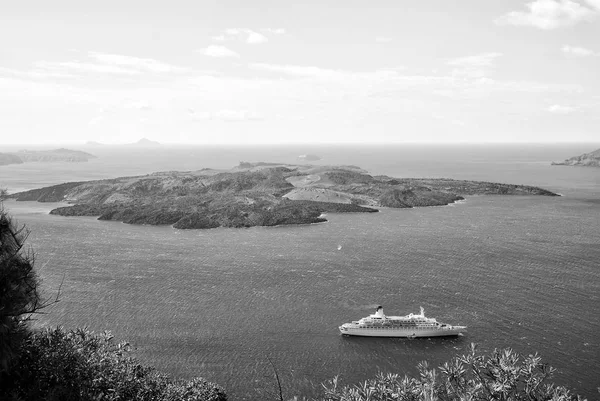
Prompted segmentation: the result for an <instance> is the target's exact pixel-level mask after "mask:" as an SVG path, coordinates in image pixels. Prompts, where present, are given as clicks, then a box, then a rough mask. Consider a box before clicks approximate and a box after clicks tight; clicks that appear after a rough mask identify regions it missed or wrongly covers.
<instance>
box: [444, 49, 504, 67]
mask: <svg viewBox="0 0 600 401" xmlns="http://www.w3.org/2000/svg"><path fill="white" fill-rule="evenodd" d="M500 56H502V53H495V52H489V53H482V54H477V55H475V56H467V57H459V58H455V59H452V60H450V61H448V62H447V63H446V64H448V65H453V66H459V67H490V66H492V64H493V63H494V60H495V59H496V58H498V57H500Z"/></svg>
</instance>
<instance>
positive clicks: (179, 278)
mask: <svg viewBox="0 0 600 401" xmlns="http://www.w3.org/2000/svg"><path fill="white" fill-rule="evenodd" d="M598 147H600V145H599V144H575V145H574V144H570V145H503V146H498V145H460V146H459V145H456V146H422V145H408V146H388V147H375V146H365V147H358V146H354V147H351V146H344V147H342V146H327V147H325V146H321V147H316V146H315V147H307V146H303V147H300V146H299V147H254V148H235V147H227V148H218V147H212V148H201V147H190V148H183V147H181V148H168V149H166V150H164V149H163V150H160V151H159V150H151V151H147V150H144V151H127V152H126V151H124V150H120V151H115V150H114V149H112V150H111V149H108V150H107V149H102V148H100V149H90V151H91V152H92V153H94V154H96V155H98V156H99V158H98V159H94V160H93V161H91V162H89V163H82V164H69V163H64V164H62V163H59V164H50V163H31V164H24V165H16V166H5V167H0V186H3V187H8V189H9V191H10V192H15V191H18V190H24V189H30V188H36V187H40V186H45V185H50V184H56V183H61V182H66V181H75V180H89V179H99V178H106V177H118V176H124V175H137V174H146V173H150V172H154V171H164V170H196V169H200V168H203V167H210V168H230V167H232V166H234V165H237V164H238V162H239V161H277V162H288V163H294V162H297V159H296V157H297V156H298V155H299V154H304V153H315V154H317V155H319V156H321V157H322V158H323V159H322V160H321V161H319V162H316V163H319V164H353V165H358V166H360V167H363V168H365V169H367V170H369V171H370V172H371V173H373V174H387V175H390V176H396V177H448V178H457V179H476V180H485V181H497V182H506V183H514V184H530V185H537V186H542V187H544V188H547V189H549V190H552V191H556V192H559V193H561V194H563V195H564V196H562V197H534V196H527V197H511V196H504V197H502V196H473V197H469V198H467V200H466V202H464V203H458V204H455V205H451V206H445V207H432V208H415V209H408V210H406V209H405V210H395V209H383V210H382V211H381V212H380V213H376V214H330V215H328V216H327V218H328V220H329V222H327V223H323V224H316V225H309V226H285V227H270V228H264V227H254V228H250V229H213V230H191V231H187V230H175V229H172V228H170V227H155V226H131V225H126V224H122V223H118V222H101V221H97V220H95V219H94V218H72V217H60V216H51V215H48V211H49V210H51V209H52V208H54V207H56V206H57V204H42V203H32V202H14V201H8V202H6V204H5V207H6V208H8V209H9V211H10V212H11V214H12V215H13V216H15V217H16V219H17V220H18V222H19V223H23V224H26V225H27V226H28V227H29V229H30V230H31V235H30V237H29V241H28V243H29V244H30V245H31V246H32V248H33V249H34V250H35V253H36V264H37V266H38V267H39V268H40V273H41V276H42V278H43V286H44V290H45V291H46V293H47V295H49V296H50V295H52V294H54V293H55V291H56V289H57V288H58V286H59V285H60V283H61V281H62V280H63V277H64V284H63V286H62V293H61V302H60V303H58V304H57V305H55V306H53V307H52V308H51V310H50V311H49V313H48V314H47V315H44V316H40V317H39V320H38V321H37V323H38V324H40V325H49V326H55V325H64V326H66V327H76V326H88V327H89V328H90V329H92V330H95V331H102V330H105V329H108V330H111V331H112V332H113V334H115V336H116V337H117V338H118V339H121V340H128V341H129V342H130V343H131V344H132V345H134V346H135V347H136V349H137V355H138V356H139V358H141V359H142V360H143V361H145V362H147V363H151V364H153V365H155V366H156V367H157V368H158V369H159V370H162V371H165V372H167V373H170V374H172V375H176V376H180V377H184V378H191V377H194V376H202V377H204V378H206V379H208V380H210V381H214V382H216V383H219V384H220V385H222V386H223V387H225V389H226V391H227V393H228V395H229V397H230V399H232V400H245V399H247V400H250V399H261V398H264V397H267V396H269V394H274V392H275V385H276V383H275V380H274V378H273V370H272V367H271V365H270V363H269V359H270V360H271V361H272V362H273V364H274V365H275V366H276V368H277V370H278V373H279V375H280V377H281V379H282V384H283V391H284V395H285V396H286V398H291V397H293V396H295V395H298V396H316V395H318V394H319V391H320V383H321V382H323V381H326V380H328V379H331V378H333V377H334V376H335V375H340V377H341V380H342V382H344V383H355V382H358V381H360V380H364V379H367V378H369V377H372V376H374V375H375V374H376V373H377V372H378V371H393V372H398V373H401V374H405V373H406V374H414V373H415V372H416V368H415V366H416V365H417V364H418V363H419V362H420V361H423V360H428V361H429V362H430V363H431V364H433V365H434V366H437V365H438V364H441V363H442V362H444V361H446V360H448V359H450V358H451V357H453V356H455V355H457V354H460V353H462V352H464V351H465V350H466V348H467V347H468V345H469V344H470V343H472V342H474V343H476V344H478V345H479V348H480V349H481V350H482V351H490V350H493V349H494V348H504V347H512V348H513V349H515V350H517V351H519V352H522V353H525V354H530V353H535V352H538V353H540V354H541V356H542V357H543V359H544V360H545V361H546V362H548V363H550V364H551V365H552V366H554V367H556V368H557V369H558V373H557V375H556V377H555V381H556V382H557V383H559V384H564V385H568V386H569V387H571V388H573V389H574V390H576V391H577V392H578V393H580V394H582V395H584V396H586V397H588V399H590V400H591V399H598V397H599V394H598V392H597V391H596V387H598V386H600V365H599V364H598V361H599V360H600V336H599V334H598V333H600V169H594V168H580V167H562V166H550V161H558V160H562V159H565V158H567V157H570V156H573V155H577V154H581V153H584V152H589V151H592V150H594V149H596V148H598ZM340 247H341V248H340ZM378 304H381V305H383V306H384V310H385V311H386V313H388V314H406V313H409V312H418V310H419V306H423V307H424V308H425V312H426V314H427V316H431V317H436V318H437V319H438V320H440V321H442V322H446V323H451V324H464V325H467V326H468V328H469V329H468V330H469V331H468V334H467V335H465V336H463V337H458V338H437V339H415V340H409V339H376V338H347V337H342V336H341V335H340V334H339V332H338V329H337V327H338V326H339V325H340V324H341V323H344V322H348V321H351V320H356V319H358V318H360V317H363V316H366V315H368V314H369V313H371V312H372V311H373V308H374V307H375V306H376V305H378Z"/></svg>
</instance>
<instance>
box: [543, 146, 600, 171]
mask: <svg viewBox="0 0 600 401" xmlns="http://www.w3.org/2000/svg"><path fill="white" fill-rule="evenodd" d="M551 165H553V166H586V167H600V149H596V150H594V151H593V152H590V153H584V154H582V155H579V156H573V157H570V158H568V159H566V160H563V161H562V162H552V163H551Z"/></svg>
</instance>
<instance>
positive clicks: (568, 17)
mask: <svg viewBox="0 0 600 401" xmlns="http://www.w3.org/2000/svg"><path fill="white" fill-rule="evenodd" d="M586 3H587V4H588V5H590V6H591V7H592V8H588V7H586V6H584V5H582V4H580V3H577V2H575V1H572V0H535V1H533V2H531V3H527V4H526V7H527V8H528V10H527V11H511V12H509V13H507V14H505V15H503V16H501V17H500V18H497V19H496V21H495V22H496V24H498V25H518V26H532V27H536V28H539V29H556V28H560V27H565V26H570V25H574V24H576V23H578V22H581V21H589V20H591V19H593V18H594V17H596V16H597V15H598V12H597V10H599V9H600V1H599V0H586ZM594 9H595V10H594Z"/></svg>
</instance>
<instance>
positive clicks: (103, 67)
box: [34, 61, 141, 75]
mask: <svg viewBox="0 0 600 401" xmlns="http://www.w3.org/2000/svg"><path fill="white" fill-rule="evenodd" d="M34 67H36V68H38V69H40V70H46V71H48V72H53V71H65V70H66V71H69V72H71V73H106V74H121V75H138V74H141V71H140V70H137V69H133V68H125V67H120V66H118V65H111V64H100V63H89V62H83V61H62V62H57V61H37V62H35V63H34Z"/></svg>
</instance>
